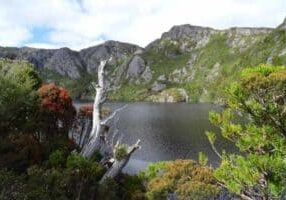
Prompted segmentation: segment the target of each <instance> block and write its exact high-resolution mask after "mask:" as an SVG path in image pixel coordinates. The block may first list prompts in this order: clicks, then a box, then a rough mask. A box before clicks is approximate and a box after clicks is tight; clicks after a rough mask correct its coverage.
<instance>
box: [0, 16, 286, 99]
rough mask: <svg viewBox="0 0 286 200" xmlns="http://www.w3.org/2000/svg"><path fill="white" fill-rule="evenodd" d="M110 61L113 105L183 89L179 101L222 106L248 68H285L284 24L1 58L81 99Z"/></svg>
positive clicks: (3, 53) (184, 30)
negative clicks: (24, 63)
mask: <svg viewBox="0 0 286 200" xmlns="http://www.w3.org/2000/svg"><path fill="white" fill-rule="evenodd" d="M110 56H112V57H113V59H112V61H111V62H109V63H108V67H107V72H106V73H107V77H108V84H109V88H110V89H111V90H112V91H111V92H110V96H109V97H110V98H112V99H117V100H146V99H147V100H150V99H151V100H152V99H156V101H159V100H160V99H165V98H163V97H162V96H164V95H163V94H168V95H170V94H177V92H168V91H176V88H180V91H184V94H186V95H187V96H188V97H189V98H187V97H186V98H180V99H181V100H182V99H184V100H189V101H202V102H206V101H209V102H214V101H215V102H219V101H221V97H222V96H223V89H224V87H225V86H226V85H227V84H228V82H230V81H231V80H235V79H236V77H237V75H238V73H239V71H240V70H241V69H243V68H244V67H249V66H253V65H258V64H260V63H271V64H276V65H282V64H283V65H286V19H285V20H284V22H283V23H282V24H281V25H280V26H278V27H277V28H276V29H270V28H238V27H235V28H230V29H226V30H216V29H213V28H209V27H200V26H192V25H188V24H185V25H181V26H174V27H172V28H171V29H170V30H169V31H168V32H165V33H163V34H162V36H161V38H159V39H157V40H155V41H153V42H151V43H150V44H149V45H147V47H146V48H141V47H139V46H137V45H133V44H127V43H121V42H116V41H107V42H105V43H103V44H100V45H97V46H94V47H90V48H87V49H83V50H81V51H78V52H77V51H72V50H70V49H68V48H61V49H53V50H46V49H35V48H28V47H24V48H12V47H0V57H5V58H10V59H25V60H28V61H30V62H31V63H33V64H34V65H35V66H36V67H37V68H38V69H39V71H40V72H48V73H49V76H45V74H47V73H42V74H44V75H43V77H44V78H45V77H47V79H49V81H53V80H56V81H58V82H59V83H60V84H63V85H64V86H66V87H71V89H74V88H76V90H78V92H79V93H81V92H83V91H85V93H88V92H89V91H86V88H88V85H89V84H90V81H92V80H94V79H93V78H94V77H96V74H95V72H96V70H97V66H98V65H99V63H100V61H101V60H104V59H107V58H109V57H110ZM89 77H91V78H89ZM83 82H85V84H82V83H83ZM75 86H76V87H75ZM164 91H166V92H164ZM156 95H158V97H157V96H156ZM165 96H166V95H165ZM177 96H178V95H177ZM150 97H152V98H150ZM161 97H162V98H161ZM167 99H168V101H169V100H170V99H178V98H173V97H169V96H168V98H167Z"/></svg>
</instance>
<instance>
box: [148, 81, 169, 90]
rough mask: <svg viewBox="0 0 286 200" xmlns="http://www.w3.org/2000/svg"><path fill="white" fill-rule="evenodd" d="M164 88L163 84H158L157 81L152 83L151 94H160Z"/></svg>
mask: <svg viewBox="0 0 286 200" xmlns="http://www.w3.org/2000/svg"><path fill="white" fill-rule="evenodd" d="M165 88H166V85H165V84H163V83H160V82H158V81H155V82H154V83H153V85H152V88H151V90H152V91H153V92H160V91H162V90H164V89H165Z"/></svg>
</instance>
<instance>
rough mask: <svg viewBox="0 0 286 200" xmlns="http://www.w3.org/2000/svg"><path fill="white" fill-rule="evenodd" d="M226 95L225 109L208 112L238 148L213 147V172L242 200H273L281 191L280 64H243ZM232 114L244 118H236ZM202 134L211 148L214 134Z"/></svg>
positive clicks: (284, 120) (285, 104) (283, 75)
mask: <svg viewBox="0 0 286 200" xmlns="http://www.w3.org/2000/svg"><path fill="white" fill-rule="evenodd" d="M227 95H228V106H229V108H228V109H226V110H225V111H224V112H222V113H221V114H219V113H215V112H211V113H210V121H211V122H212V123H213V124H215V125H217V126H219V127H220V130H221V133H222V135H223V136H224V137H225V138H227V139H228V140H230V141H232V142H234V143H235V145H236V146H237V147H238V148H239V150H240V152H241V153H240V154H228V153H225V152H223V153H219V152H218V151H217V150H216V149H215V151H216V152H217V154H218V155H219V156H220V157H221V158H222V160H221V164H220V167H219V168H218V169H216V171H215V177H216V178H217V179H218V180H219V181H220V183H221V184H222V185H223V186H225V187H226V188H227V189H228V190H229V191H231V192H234V193H236V194H238V195H240V197H241V198H243V199H247V200H251V199H253V200H254V199H255V200H264V199H265V200H266V199H277V198H279V196H282V195H285V189H286V187H285V186H286V163H285V161H286V160H285V159H286V69H285V67H275V66H269V65H260V66H258V67H254V68H249V69H245V70H244V71H243V72H242V74H241V77H240V80H239V82H236V83H233V84H232V85H231V86H230V87H229V88H228V89H227ZM237 114H241V115H242V116H243V118H244V120H243V121H242V122H240V123H239V121H241V120H238V119H237V118H238V116H237ZM207 135H208V138H209V140H210V142H211V144H212V146H213V147H214V142H215V138H216V137H215V134H214V133H211V132H207ZM214 148H215V147H214ZM283 192H284V194H283Z"/></svg>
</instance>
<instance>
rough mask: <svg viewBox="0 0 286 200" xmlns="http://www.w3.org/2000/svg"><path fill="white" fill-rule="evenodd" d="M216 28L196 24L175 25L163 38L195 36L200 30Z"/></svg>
mask: <svg viewBox="0 0 286 200" xmlns="http://www.w3.org/2000/svg"><path fill="white" fill-rule="evenodd" d="M211 30H214V29H212V28H209V27H202V26H194V25H190V24H182V25H176V26H173V27H172V28H171V29H170V30H169V31H168V32H165V33H163V34H162V38H164V37H170V38H172V39H177V38H184V37H190V36H194V35H196V34H197V33H199V32H204V31H211Z"/></svg>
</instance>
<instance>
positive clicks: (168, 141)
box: [107, 103, 234, 173]
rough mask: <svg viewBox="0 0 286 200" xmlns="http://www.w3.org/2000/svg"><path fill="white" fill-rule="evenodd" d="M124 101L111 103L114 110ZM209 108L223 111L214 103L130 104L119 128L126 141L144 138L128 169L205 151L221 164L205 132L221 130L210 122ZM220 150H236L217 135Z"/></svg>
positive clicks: (137, 168) (194, 156) (190, 157)
mask: <svg viewBox="0 0 286 200" xmlns="http://www.w3.org/2000/svg"><path fill="white" fill-rule="evenodd" d="M122 105H123V104H122V103H108V104H107V106H109V107H110V108H111V109H115V108H118V107H120V106H122ZM210 110H217V111H219V110H221V107H219V106H217V105H212V104H186V103H178V104H163V103H162V104H154V103H128V106H127V108H125V109H124V110H122V111H121V112H120V113H119V121H118V128H119V131H120V133H121V134H122V135H123V138H122V141H123V142H124V143H128V144H133V143H134V142H136V141H137V139H141V141H142V144H141V145H142V148H141V149H140V150H138V151H136V153H134V155H133V156H132V159H131V161H130V163H129V164H128V166H126V168H125V171H126V172H128V173H135V172H138V171H139V170H142V169H144V168H145V167H146V165H147V164H148V162H154V161H162V160H174V159H180V158H181V159H195V160H196V159H197V158H198V153H199V152H204V153H205V154H206V155H207V156H208V158H209V162H210V164H211V165H213V166H216V165H218V162H219V158H218V157H217V156H216V155H215V154H214V152H213V151H212V149H211V146H210V145H209V142H208V139H207V137H206V135H205V131H207V130H211V131H215V132H218V129H216V128H215V127H213V126H212V125H211V124H210V123H209V121H208V112H209V111H210ZM216 146H217V148H218V149H219V150H222V149H226V150H228V151H231V152H233V151H234V147H233V144H231V143H229V142H226V141H225V140H223V139H222V138H221V137H220V135H219V134H218V136H217V142H216Z"/></svg>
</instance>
